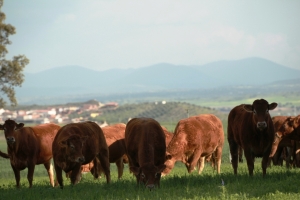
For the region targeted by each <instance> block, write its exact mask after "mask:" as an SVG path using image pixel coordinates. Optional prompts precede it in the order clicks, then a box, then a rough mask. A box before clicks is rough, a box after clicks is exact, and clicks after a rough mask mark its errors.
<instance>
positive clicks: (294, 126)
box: [270, 115, 300, 157]
mask: <svg viewBox="0 0 300 200" xmlns="http://www.w3.org/2000/svg"><path fill="white" fill-rule="evenodd" d="M284 139H289V140H296V141H300V115H298V116H296V117H288V118H287V119H286V120H285V121H284V122H283V124H282V126H280V128H279V129H278V131H276V133H275V137H274V142H273V146H272V151H271V154H270V157H273V156H274V154H275V152H276V150H277V147H278V145H279V143H280V142H281V141H282V140H284Z"/></svg>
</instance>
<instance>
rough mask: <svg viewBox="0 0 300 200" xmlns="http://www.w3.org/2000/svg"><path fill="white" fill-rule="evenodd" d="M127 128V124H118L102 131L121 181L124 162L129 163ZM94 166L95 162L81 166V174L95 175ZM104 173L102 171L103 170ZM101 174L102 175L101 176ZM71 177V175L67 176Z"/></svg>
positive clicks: (110, 160)
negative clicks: (126, 142)
mask: <svg viewBox="0 0 300 200" xmlns="http://www.w3.org/2000/svg"><path fill="white" fill-rule="evenodd" d="M125 128H126V124H123V123H118V124H113V125H109V126H104V127H102V131H103V133H104V137H105V139H106V143H107V146H108V150H109V162H110V163H116V165H117V169H118V178H119V179H120V178H121V177H122V175H123V170H124V161H125V163H128V161H127V160H128V158H127V155H126V148H125V140H124V138H125ZM93 167H94V164H93V161H92V162H91V163H88V164H85V165H82V166H81V172H83V173H87V172H91V173H92V174H93V173H94V168H93ZM70 173H71V172H70ZM101 173H102V170H101ZM101 173H100V175H101ZM67 177H69V174H67Z"/></svg>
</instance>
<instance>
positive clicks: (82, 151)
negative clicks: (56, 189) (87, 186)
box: [52, 121, 110, 188]
mask: <svg viewBox="0 0 300 200" xmlns="http://www.w3.org/2000/svg"><path fill="white" fill-rule="evenodd" d="M52 149H53V161H54V167H55V171H56V178H57V181H58V183H59V185H60V187H61V188H63V179H62V170H64V171H65V172H66V173H68V172H69V171H72V172H71V174H70V179H71V183H72V184H73V185H75V184H77V183H78V182H79V181H80V179H81V166H82V165H84V164H88V163H90V162H91V161H93V164H94V173H93V175H94V177H95V178H98V177H99V173H100V166H99V162H97V159H98V161H100V165H101V168H102V169H103V171H104V173H105V176H106V182H107V183H109V182H110V168H109V158H108V147H107V144H106V141H105V137H104V134H103V131H102V129H101V128H100V127H99V126H98V125H97V124H96V123H94V122H89V121H87V122H81V123H71V124H67V125H65V126H63V127H62V128H61V129H60V130H59V131H58V133H57V135H56V137H55V138H54V141H53V144H52Z"/></svg>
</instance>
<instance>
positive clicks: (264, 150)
mask: <svg viewBox="0 0 300 200" xmlns="http://www.w3.org/2000/svg"><path fill="white" fill-rule="evenodd" d="M276 106H277V103H271V104H269V103H268V102H267V101H266V100H264V99H260V100H259V99H257V100H255V101H254V102H253V104H252V105H251V104H241V105H239V106H236V107H234V108H233V109H232V110H231V111H230V113H229V115H228V127H227V139H228V142H229V147H230V153H231V157H232V161H231V164H232V167H233V170H234V174H237V167H238V147H239V146H241V147H242V148H243V150H244V155H245V158H246V160H247V166H248V171H249V175H250V176H252V175H253V169H254V159H255V157H262V158H263V159H262V169H263V176H265V174H266V168H267V165H268V159H269V155H270V152H271V147H272V142H273V139H274V125H273V122H272V119H271V116H270V114H269V110H273V109H275V108H276Z"/></svg>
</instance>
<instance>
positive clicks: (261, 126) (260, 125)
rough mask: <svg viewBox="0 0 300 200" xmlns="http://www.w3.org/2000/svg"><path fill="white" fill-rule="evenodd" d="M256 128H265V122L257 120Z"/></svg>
mask: <svg viewBox="0 0 300 200" xmlns="http://www.w3.org/2000/svg"><path fill="white" fill-rule="evenodd" d="M257 128H258V129H259V130H264V129H265V128H267V123H266V122H257Z"/></svg>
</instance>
